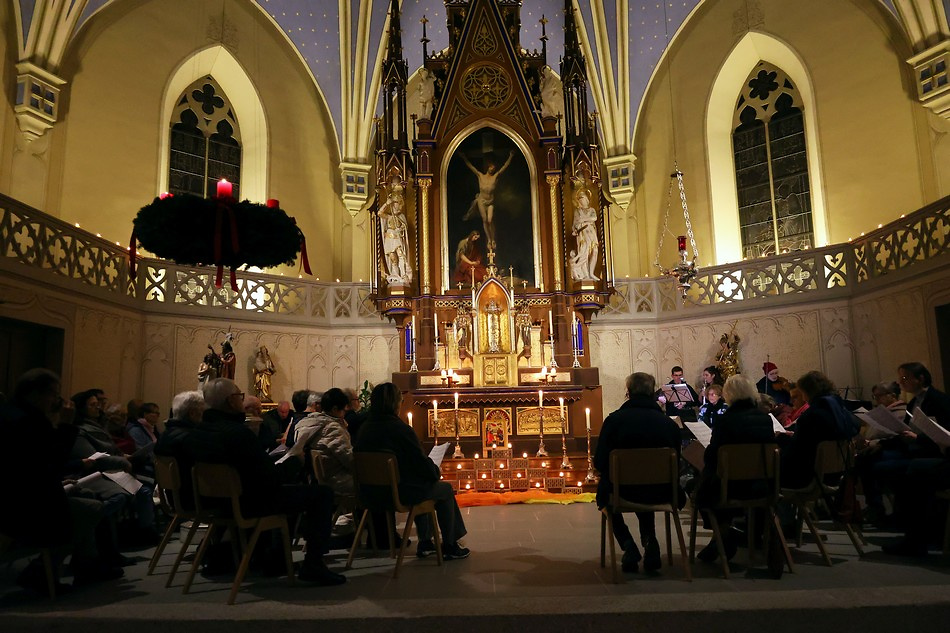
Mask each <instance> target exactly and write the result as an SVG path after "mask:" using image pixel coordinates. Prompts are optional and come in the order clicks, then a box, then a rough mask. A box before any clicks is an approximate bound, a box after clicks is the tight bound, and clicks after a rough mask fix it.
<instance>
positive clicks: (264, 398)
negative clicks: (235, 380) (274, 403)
mask: <svg viewBox="0 0 950 633" xmlns="http://www.w3.org/2000/svg"><path fill="white" fill-rule="evenodd" d="M276 373H277V369H276V368H274V363H273V361H271V359H270V353H269V352H268V351H267V347H265V346H264V345H261V346H260V347H259V348H258V350H257V355H256V356H255V357H254V392H255V395H257V397H258V398H260V400H261V402H271V395H270V381H271V378H270V377H271V376H273V375H274V374H276Z"/></svg>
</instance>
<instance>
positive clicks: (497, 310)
mask: <svg viewBox="0 0 950 633" xmlns="http://www.w3.org/2000/svg"><path fill="white" fill-rule="evenodd" d="M485 312H486V314H487V316H486V317H485V321H486V324H487V326H488V327H487V330H488V332H487V333H488V352H489V353H490V354H497V353H499V352H501V313H502V307H501V306H500V305H498V302H497V301H495V300H494V299H491V300H490V301H489V302H488V305H487V306H485Z"/></svg>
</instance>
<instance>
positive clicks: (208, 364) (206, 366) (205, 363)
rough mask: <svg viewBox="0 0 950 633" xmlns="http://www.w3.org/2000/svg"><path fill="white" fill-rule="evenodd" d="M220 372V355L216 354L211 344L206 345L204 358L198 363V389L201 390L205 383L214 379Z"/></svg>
mask: <svg viewBox="0 0 950 633" xmlns="http://www.w3.org/2000/svg"><path fill="white" fill-rule="evenodd" d="M220 374H221V357H220V356H218V354H217V352H215V351H214V348H213V347H211V345H208V353H207V354H205V357H204V359H202V361H201V363H199V365H198V389H199V390H201V388H202V387H203V386H204V385H205V383H207V382H210V381H212V380H214V379H215V378H217V377H218V376H220Z"/></svg>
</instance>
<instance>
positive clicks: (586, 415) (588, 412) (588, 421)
mask: <svg viewBox="0 0 950 633" xmlns="http://www.w3.org/2000/svg"><path fill="white" fill-rule="evenodd" d="M584 417H586V418H587V430H588V431H590V409H584Z"/></svg>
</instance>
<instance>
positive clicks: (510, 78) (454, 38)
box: [370, 0, 613, 489]
mask: <svg viewBox="0 0 950 633" xmlns="http://www.w3.org/2000/svg"><path fill="white" fill-rule="evenodd" d="M571 6H572V3H571V2H566V3H565V28H564V31H563V37H564V57H563V59H562V61H561V65H560V78H558V77H557V76H556V75H555V73H554V72H553V71H552V70H551V68H550V67H549V66H548V65H547V63H546V56H547V40H548V38H547V35H546V32H545V31H544V24H545V21H544V20H542V32H543V33H544V34H543V36H542V38H541V43H542V50H541V51H540V52H538V51H533V52H529V51H527V50H525V49H523V48H522V46H521V42H520V28H521V2H520V1H519V0H470V1H468V2H465V1H463V0H451V1H447V2H446V21H447V27H448V29H447V30H448V33H449V46H448V47H447V48H446V49H444V50H441V51H436V52H431V53H430V52H429V51H428V50H427V43H428V40H427V39H426V38H425V35H423V39H422V52H423V67H422V68H421V69H420V70H419V76H418V85H419V90H418V95H416V94H413V95H412V96H413V98H418V99H419V104H420V108H421V110H422V116H421V117H420V118H418V119H417V118H416V117H415V116H414V117H413V119H412V121H411V123H410V122H409V121H407V116H406V111H407V108H406V99H407V94H406V85H407V83H408V65H407V63H406V62H405V61H404V59H403V53H402V41H401V31H400V14H399V9H398V2H395V1H394V2H393V3H392V7H391V10H390V30H389V43H388V49H387V57H386V60H385V62H384V75H383V77H384V79H383V86H382V91H381V92H382V95H381V99H382V109H383V113H382V116H381V117H380V118H379V119H378V120H377V130H376V132H377V150H376V164H375V170H376V191H375V201H374V202H373V203H372V205H371V208H370V211H371V213H370V217H371V219H372V224H373V235H374V240H373V249H372V251H373V258H374V260H373V261H374V264H373V267H374V269H375V270H376V271H377V274H376V276H375V279H374V282H373V295H374V298H375V301H376V305H377V308H378V310H379V311H380V313H381V314H382V315H384V316H386V317H388V318H389V319H391V320H392V321H393V322H394V323H395V324H396V327H397V328H398V329H399V331H400V333H401V336H400V337H399V341H400V343H399V345H400V350H399V353H400V371H398V372H396V373H395V374H394V375H393V382H395V383H396V384H397V385H398V386H399V387H400V388H401V389H402V390H403V392H404V394H405V396H406V397H404V407H405V408H406V411H405V412H404V413H412V414H413V418H412V419H413V420H415V421H416V422H415V424H414V426H415V429H416V431H417V432H418V433H419V435H420V437H422V439H423V440H424V441H429V442H433V441H436V439H437V438H438V440H439V441H452V442H453V443H454V442H455V440H456V436H457V437H458V439H459V445H460V446H459V448H458V449H457V453H456V455H457V456H458V455H461V454H463V453H464V454H466V455H468V458H471V456H472V455H474V454H475V453H476V452H478V453H479V454H480V455H481V456H482V457H481V459H487V455H486V453H491V452H492V449H493V448H494V452H495V453H497V454H498V456H500V457H504V456H505V454H506V452H507V455H508V456H509V457H511V459H512V460H515V464H516V465H520V462H518V461H517V460H518V459H523V460H528V459H529V457H527V456H526V455H530V456H533V455H535V454H536V453H537V452H538V444H539V440H541V430H542V427H541V424H539V421H540V420H541V419H543V430H544V433H545V434H546V437H547V441H548V442H549V443H550V444H552V451H553V450H554V449H555V448H560V447H555V446H554V444H555V443H560V442H559V441H557V440H560V439H561V432H562V430H563V432H564V437H565V446H567V447H568V450H571V451H574V450H575V449H580V450H586V437H587V436H588V431H587V428H588V422H587V420H588V419H589V420H590V423H589V425H590V426H591V427H592V429H593V431H594V433H595V434H596V433H597V431H598V430H599V428H600V424H601V420H602V417H603V414H602V407H601V388H600V385H599V375H598V371H597V369H596V368H595V367H591V365H590V355H589V347H588V345H587V333H588V332H587V326H588V324H589V323H590V319H591V317H592V316H593V314H595V313H596V312H597V311H599V310H600V309H601V308H603V306H604V304H605V302H606V300H607V298H608V297H609V295H610V293H611V292H612V291H613V284H612V263H611V257H610V238H609V230H610V229H609V222H608V214H607V212H606V210H607V208H608V204H609V203H608V201H607V199H606V197H605V196H604V194H603V192H602V188H601V182H600V180H601V176H600V156H599V150H598V137H597V131H596V120H595V117H594V116H593V115H591V114H589V113H588V110H587V86H586V67H585V62H584V59H583V56H582V54H581V50H580V45H579V43H578V41H577V35H576V33H577V31H576V24H575V19H574V14H573V10H572V9H570V7H571ZM556 10H557V9H556ZM423 32H424V33H425V21H423ZM559 35H560V34H559ZM410 130H411V131H412V139H411V140H410V138H409V132H410ZM539 391H541V392H543V395H541V396H540V399H541V402H540V403H539ZM562 400H563V408H561V407H562V405H561V401H562ZM434 402H435V405H437V407H438V417H436V416H435V413H436V411H435V409H436V406H434ZM456 403H457V404H456ZM456 407H457V408H456ZM585 410H589V418H588V414H587V413H586V411H585ZM562 411H563V414H564V415H563V419H562V415H561V412H562ZM492 445H494V446H492ZM509 445H510V446H509ZM542 452H543V451H542ZM518 455H522V457H521V458H518V457H517V456H518ZM468 458H467V459H468ZM530 459H531V460H536V459H541V461H545V464H546V466H545V467H547V466H548V464H547V462H549V461H552V459H553V458H550V459H548V460H544V459H543V457H541V458H536V457H531V458H530ZM469 461H471V459H469ZM476 461H478V460H476ZM555 461H556V460H555ZM575 461H576V460H575ZM462 464H463V463H462V462H461V461H456V462H452V463H450V464H449V466H450V467H451V468H453V469H454V470H463V471H465V472H467V471H468V468H467V466H471V467H472V468H475V469H478V464H476V463H475V462H472V463H471V464H467V463H466V468H462ZM486 465H487V464H482V465H481V466H483V467H484V466H486ZM528 466H531V464H529V463H527V461H526V463H525V464H524V467H525V468H524V469H522V471H523V472H522V471H518V472H519V473H521V474H519V475H517V476H515V475H514V474H512V475H511V477H501V478H498V477H491V478H490V477H485V478H484V479H486V481H488V480H489V479H491V480H492V481H495V483H496V484H498V483H499V482H501V483H504V482H509V484H511V483H514V484H515V485H518V486H521V485H525V484H524V483H516V482H515V480H517V479H524V480H525V481H529V480H531V481H532V482H533V485H536V484H538V483H539V482H540V481H542V480H545V477H540V478H539V473H538V472H535V473H534V475H535V477H529V474H530V473H529V472H528V470H529V468H528ZM534 466H535V470H537V469H539V468H541V466H540V462H539V463H538V464H534ZM578 468H586V464H579V465H578ZM496 470H497V468H496ZM501 470H510V467H509V465H506V468H504V469H501ZM473 472H474V471H473ZM512 472H514V471H512ZM481 473H482V474H485V472H484V468H482V469H481ZM452 474H456V473H452ZM570 478H571V477H568V479H570ZM447 479H450V478H449V477H447ZM451 479H452V480H453V481H459V482H461V481H463V478H458V477H453V478H451ZM475 479H476V478H472V479H471V480H470V481H469V483H477V482H475ZM478 479H479V480H480V479H481V478H478ZM554 479H557V476H556V474H555V476H554ZM565 481H567V480H565V479H564V478H563V476H562V477H561V483H562V486H563V485H565V484H564V482H565ZM548 483H550V482H547V481H545V483H544V487H545V488H550V487H551V486H549V485H548ZM479 485H482V486H484V484H479ZM458 486H459V488H460V489H461V488H462V485H461V484H458Z"/></svg>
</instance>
